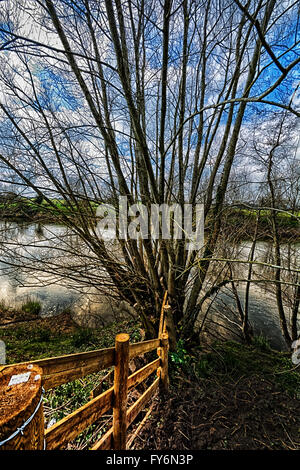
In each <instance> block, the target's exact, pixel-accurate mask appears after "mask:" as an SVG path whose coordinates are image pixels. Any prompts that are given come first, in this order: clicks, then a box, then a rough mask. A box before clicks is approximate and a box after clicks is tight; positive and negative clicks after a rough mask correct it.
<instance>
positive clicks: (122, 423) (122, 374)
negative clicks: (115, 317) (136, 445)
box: [113, 333, 129, 450]
mask: <svg viewBox="0 0 300 470" xmlns="http://www.w3.org/2000/svg"><path fill="white" fill-rule="evenodd" d="M128 368H129V335H128V334H126V333H120V334H119V335H117V336H116V343H115V375H114V401H113V448H114V450H126V436H127V392H128Z"/></svg>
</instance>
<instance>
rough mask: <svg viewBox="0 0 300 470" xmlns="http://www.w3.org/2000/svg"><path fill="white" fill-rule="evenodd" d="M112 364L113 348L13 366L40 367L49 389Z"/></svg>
mask: <svg viewBox="0 0 300 470" xmlns="http://www.w3.org/2000/svg"><path fill="white" fill-rule="evenodd" d="M114 362H115V348H107V349H98V350H95V351H88V352H83V353H76V354H68V355H66V356H59V357H51V358H46V359H38V360H35V361H28V362H24V363H20V364H14V365H28V364H33V365H37V366H39V367H41V368H42V370H43V380H42V382H43V386H44V388H45V389H49V388H52V387H57V386H58V385H61V384H63V383H66V382H70V381H71V380H75V379H78V378H80V377H84V376H85V375H88V374H92V373H94V372H98V371H100V370H103V369H106V368H108V367H111V366H113V365H114ZM5 367H6V366H5Z"/></svg>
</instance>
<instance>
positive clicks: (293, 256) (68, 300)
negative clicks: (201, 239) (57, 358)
mask: <svg viewBox="0 0 300 470" xmlns="http://www.w3.org/2000/svg"><path fill="white" fill-rule="evenodd" d="M76 246H78V250H77V252H78V256H75V257H74V256H73V255H71V254H70V253H74V247H75V251H76ZM250 246H251V243H250V242H243V243H242V244H241V245H240V246H239V247H235V251H234V253H233V252H231V253H230V254H229V255H228V256H229V257H230V259H232V257H233V256H234V258H235V259H247V257H248V254H249V250H250ZM79 247H80V249H79ZM81 250H82V244H81V243H80V240H79V239H78V237H75V236H74V235H73V234H72V233H71V232H70V231H69V230H68V229H66V228H65V227H63V226H58V225H52V224H48V225H43V227H41V226H39V225H38V224H26V223H25V224H24V223H22V224H20V223H16V222H4V221H2V222H0V302H2V303H4V304H5V305H7V306H10V307H13V308H20V307H21V306H22V305H23V304H24V303H26V301H27V300H29V299H30V300H38V301H39V303H40V304H41V312H40V315H41V316H42V317H45V316H52V315H56V314H58V313H60V312H62V311H64V310H66V309H68V308H69V309H71V310H72V311H75V312H76V314H77V315H79V316H81V318H83V317H84V315H85V314H86V313H87V312H89V313H91V312H97V311H99V310H100V313H101V314H102V316H103V318H104V317H105V316H110V314H111V311H112V304H111V303H109V302H108V299H107V297H106V296H101V295H99V293H97V292H95V289H93V288H92V287H91V286H90V285H88V284H87V285H82V283H81V281H80V280H81V279H83V277H82V276H81V272H80V271H78V272H77V274H76V276H74V279H72V280H69V279H68V280H67V277H65V278H64V277H63V275H64V273H65V274H68V273H70V272H71V271H72V270H76V269H77V266H78V265H79V264H80V262H82V260H83V258H81V257H80V254H79V253H80V252H81ZM282 252H283V260H284V261H283V262H284V264H285V266H288V259H289V260H291V262H292V265H293V266H299V260H300V244H293V245H283V246H282ZM24 257H25V259H26V260H28V263H26V264H25V267H24V266H23V267H21V264H20V266H19V267H15V266H14V265H15V264H17V265H18V264H19V262H20V263H21V261H22V260H24ZM255 260H256V261H257V262H263V263H270V262H271V263H272V257H271V244H270V243H268V242H261V241H260V242H258V243H257V246H256V251H255ZM33 261H34V264H36V263H38V264H39V266H40V269H41V270H40V272H38V273H36V272H34V270H33V269H32V264H33ZM95 263H96V261H95V260H94V259H91V266H92V267H91V268H90V267H89V265H87V266H85V267H84V268H81V269H85V271H86V272H87V271H88V270H89V272H91V273H92V272H93V267H95ZM43 266H45V268H44V269H45V272H43ZM58 266H62V267H61V268H58ZM49 267H50V272H49ZM75 267H76V269H75ZM246 269H247V268H246V265H241V264H239V263H236V268H235V270H236V277H237V278H239V279H245V277H246V274H247V273H246ZM254 270H255V272H256V278H257V279H258V278H259V276H260V277H264V278H265V277H266V276H268V270H269V271H270V269H269V268H268V267H266V266H264V265H259V264H258V265H255V267H254ZM46 271H47V272H46ZM91 279H92V275H91ZM100 283H101V277H100V278H99V284H100ZM269 285H270V284H269ZM287 289H290V287H289V286H287ZM237 291H238V294H239V296H240V299H241V304H242V305H243V299H244V292H245V283H243V282H239V283H238V284H237ZM273 291H274V288H273V287H272V288H270V289H268V288H266V287H265V285H264V286H262V285H261V284H259V283H257V284H252V285H251V289H250V301H249V319H250V322H251V324H252V325H253V327H254V331H255V333H256V334H257V335H259V334H261V335H263V336H265V337H266V338H268V340H269V342H270V344H271V346H272V347H274V348H275V349H278V350H284V349H285V343H284V340H283V338H282V335H281V331H280V327H279V320H278V314H277V306H276V299H275V296H274V292H273ZM287 294H288V292H286V295H287ZM209 305H210V302H209V303H208V304H207V307H208V306H209ZM114 308H115V307H114ZM209 309H210V313H209V315H208V317H210V318H214V319H216V318H220V314H221V315H223V316H224V317H228V321H229V322H232V321H234V319H233V320H232V317H231V315H232V314H233V316H234V315H236V301H235V298H234V296H233V294H232V291H231V290H229V289H228V288H223V289H222V290H221V291H220V292H219V293H218V295H217V296H216V297H215V298H214V300H213V303H212V304H211V305H210V306H209ZM286 309H287V312H288V311H289V309H290V305H288V301H287V305H286ZM114 314H115V315H116V316H117V314H118V312H117V311H116V310H114ZM204 314H205V310H204ZM224 331H225V330H224Z"/></svg>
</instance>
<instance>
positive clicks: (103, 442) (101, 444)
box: [90, 359, 159, 450]
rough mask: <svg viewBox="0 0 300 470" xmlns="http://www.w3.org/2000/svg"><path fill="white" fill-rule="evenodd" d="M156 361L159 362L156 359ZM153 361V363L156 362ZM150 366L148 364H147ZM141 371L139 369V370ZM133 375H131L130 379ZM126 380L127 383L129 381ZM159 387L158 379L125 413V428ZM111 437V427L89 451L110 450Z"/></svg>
mask: <svg viewBox="0 0 300 470" xmlns="http://www.w3.org/2000/svg"><path fill="white" fill-rule="evenodd" d="M156 361H159V359H157V360H156ZM156 361H153V362H156ZM149 365H150V364H149ZM140 370H141V369H140ZM133 375H135V374H132V375H131V376H130V377H132V376H133ZM130 377H129V378H128V381H129V380H130ZM158 387H159V377H158V378H157V379H155V381H154V382H153V384H152V385H151V386H150V387H149V388H148V389H147V390H146V391H145V393H143V395H141V396H140V398H139V399H138V400H137V401H136V402H135V403H134V404H133V405H132V406H131V407H130V408H129V410H128V411H127V427H129V425H130V424H131V423H132V422H133V421H134V419H135V418H136V417H137V415H138V414H139V413H140V411H142V409H143V407H144V406H145V405H146V403H147V402H148V401H149V400H150V399H151V397H152V396H153V395H154V394H155V392H156V390H157V389H158ZM112 437H113V427H111V428H110V429H109V430H108V431H107V432H106V433H105V434H104V436H103V437H102V438H101V439H100V440H99V441H98V442H97V443H96V444H94V446H93V447H92V448H91V449H90V450H110V449H111V448H112V442H113V440H112Z"/></svg>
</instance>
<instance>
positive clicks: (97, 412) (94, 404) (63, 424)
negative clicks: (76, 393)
mask: <svg viewBox="0 0 300 470" xmlns="http://www.w3.org/2000/svg"><path fill="white" fill-rule="evenodd" d="M113 392H114V389H113V387H111V388H110V389H108V390H106V392H104V393H102V394H101V395H99V396H98V397H96V398H94V399H93V400H91V401H89V402H88V403H86V404H85V405H83V406H81V407H80V408H78V410H76V411H74V412H73V413H71V414H69V415H68V416H66V417H65V418H63V419H61V420H60V421H58V422H57V423H55V424H54V425H53V426H51V428H49V429H47V430H46V433H45V438H46V445H47V449H49V450H51V449H57V448H60V447H62V446H63V445H64V444H66V443H68V442H70V441H72V440H73V439H74V438H75V437H76V436H78V434H80V433H81V432H82V431H83V430H84V429H85V428H87V427H88V426H89V425H90V424H92V423H94V422H95V421H97V419H99V418H100V417H101V416H102V415H103V414H104V413H105V412H106V411H108V410H109V409H110V408H111V407H112V401H113Z"/></svg>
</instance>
